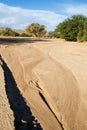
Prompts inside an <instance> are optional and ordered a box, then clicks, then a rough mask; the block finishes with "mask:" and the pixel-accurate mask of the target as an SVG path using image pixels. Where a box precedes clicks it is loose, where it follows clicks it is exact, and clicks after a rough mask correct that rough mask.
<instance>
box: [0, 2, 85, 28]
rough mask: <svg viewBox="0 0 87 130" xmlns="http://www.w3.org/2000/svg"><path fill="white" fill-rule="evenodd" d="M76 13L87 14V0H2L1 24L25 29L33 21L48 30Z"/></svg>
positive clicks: (0, 5) (0, 10)
mask: <svg viewBox="0 0 87 130" xmlns="http://www.w3.org/2000/svg"><path fill="white" fill-rule="evenodd" d="M74 14H83V15H86V16H87V0H83V1H82V0H66V1H65V0H49V1H48V0H31V1H30V0H0V26H1V27H11V28H17V29H24V28H25V27H26V26H27V25H29V24H31V23H32V22H38V23H40V24H44V25H45V26H46V27H47V30H54V29H55V27H56V25H58V24H59V23H60V22H62V21H63V20H65V19H66V18H68V17H70V16H72V15H74Z"/></svg>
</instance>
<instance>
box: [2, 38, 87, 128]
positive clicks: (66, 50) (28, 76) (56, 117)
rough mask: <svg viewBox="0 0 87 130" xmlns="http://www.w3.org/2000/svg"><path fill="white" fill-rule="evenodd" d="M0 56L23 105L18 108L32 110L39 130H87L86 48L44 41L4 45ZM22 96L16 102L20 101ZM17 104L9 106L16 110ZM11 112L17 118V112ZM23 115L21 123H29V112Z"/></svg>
mask: <svg viewBox="0 0 87 130" xmlns="http://www.w3.org/2000/svg"><path fill="white" fill-rule="evenodd" d="M32 42H33V41H32ZM0 52H1V55H2V58H3V60H4V62H5V64H6V65H7V67H8V69H9V72H8V71H7V72H8V73H9V74H8V75H10V73H11V74H12V76H13V78H14V81H15V83H14V84H16V87H17V88H16V89H18V91H19V93H20V95H21V98H22V100H23V102H24V103H23V104H21V103H19V106H20V107H21V105H22V106H23V105H24V106H26V107H29V108H28V110H29V109H30V111H32V112H31V115H32V113H33V115H34V118H35V119H34V120H33V122H38V123H36V125H38V127H39V128H40V129H42V128H43V129H44V130H53V129H55V130H63V129H64V130H87V116H86V114H87V101H86V100H87V92H86V91H87V88H86V85H87V70H86V69H87V45H82V44H77V43H69V42H64V41H63V40H45V41H39V42H38V43H35V41H34V44H29V43H27V44H26V43H25V44H20V45H17V44H13V45H11V44H10V45H1V48H0ZM2 68H3V67H2ZM5 68H6V67H5ZM5 68H3V70H4V71H6V70H5ZM7 77H9V76H7ZM9 79H10V77H9ZM9 79H8V80H9ZM8 80H7V81H8ZM11 82H13V79H12V81H11ZM8 86H9V85H8ZM11 86H12V84H10V87H11ZM14 88H15V85H14ZM14 88H13V89H12V91H13V90H14ZM9 89H10V88H8V92H9ZM12 91H11V93H12ZM14 91H15V90H14ZM15 93H16V91H15ZM20 95H18V94H17V96H18V97H17V98H16V100H17V99H18V100H20V98H19V97H20ZM10 97H11V95H10ZM14 97H15V95H14ZM10 100H11V98H10ZM25 101H26V102H25ZM14 102H15V103H16V101H15V98H14V100H12V103H10V104H11V105H12V106H13V103H14ZM20 102H21V101H20ZM20 107H19V108H20ZM14 108H15V107H14ZM24 109H25V107H24ZM24 109H22V110H21V109H19V110H21V111H22V112H23V111H24ZM12 111H13V113H14V115H15V113H16V114H18V112H17V111H16V112H15V109H12ZM24 115H25V116H24V117H21V116H20V119H19V120H21V122H22V123H23V122H29V119H28V118H25V117H26V115H29V113H28V111H27V112H24ZM30 117H31V116H30ZM36 119H37V121H36ZM14 120H18V118H17V119H16V117H14ZM30 120H31V118H30ZM14 123H15V122H14ZM17 123H18V122H17ZM39 123H40V124H39ZM32 125H34V123H32ZM41 127H42V128H41Z"/></svg>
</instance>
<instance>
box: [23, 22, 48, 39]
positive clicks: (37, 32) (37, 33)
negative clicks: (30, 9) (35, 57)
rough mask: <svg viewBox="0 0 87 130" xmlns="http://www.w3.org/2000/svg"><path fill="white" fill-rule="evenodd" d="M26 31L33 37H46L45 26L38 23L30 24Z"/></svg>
mask: <svg viewBox="0 0 87 130" xmlns="http://www.w3.org/2000/svg"><path fill="white" fill-rule="evenodd" d="M25 30H26V31H27V32H28V34H29V35H31V36H33V37H44V36H45V34H46V29H45V26H44V25H40V24H38V23H32V24H30V25H29V26H27V27H26V29H25Z"/></svg>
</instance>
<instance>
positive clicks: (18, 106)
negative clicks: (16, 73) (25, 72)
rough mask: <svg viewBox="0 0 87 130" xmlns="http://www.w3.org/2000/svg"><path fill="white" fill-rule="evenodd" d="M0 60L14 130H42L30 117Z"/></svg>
mask: <svg viewBox="0 0 87 130" xmlns="http://www.w3.org/2000/svg"><path fill="white" fill-rule="evenodd" d="M0 60H1V62H2V69H3V71H4V77H5V90H6V94H7V98H8V100H9V103H10V107H11V109H12V111H13V113H14V127H15V130H43V129H42V127H41V126H40V123H38V121H37V120H35V117H34V116H33V115H32V112H31V110H30V108H29V107H28V106H27V104H26V102H25V100H24V98H23V97H22V95H21V93H20V91H19V89H18V87H17V84H16V82H15V80H14V77H13V75H12V72H11V71H10V69H9V68H8V66H7V65H6V63H5V61H4V60H3V59H2V57H1V56H0Z"/></svg>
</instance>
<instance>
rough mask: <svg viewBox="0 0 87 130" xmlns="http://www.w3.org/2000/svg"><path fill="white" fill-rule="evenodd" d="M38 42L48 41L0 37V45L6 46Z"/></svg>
mask: <svg viewBox="0 0 87 130" xmlns="http://www.w3.org/2000/svg"><path fill="white" fill-rule="evenodd" d="M39 41H45V42H46V41H49V40H48V39H41V38H28V37H26V38H18V37H13V38H12V37H0V44H4V45H8V44H17V43H18V44H23V43H35V42H39Z"/></svg>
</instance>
